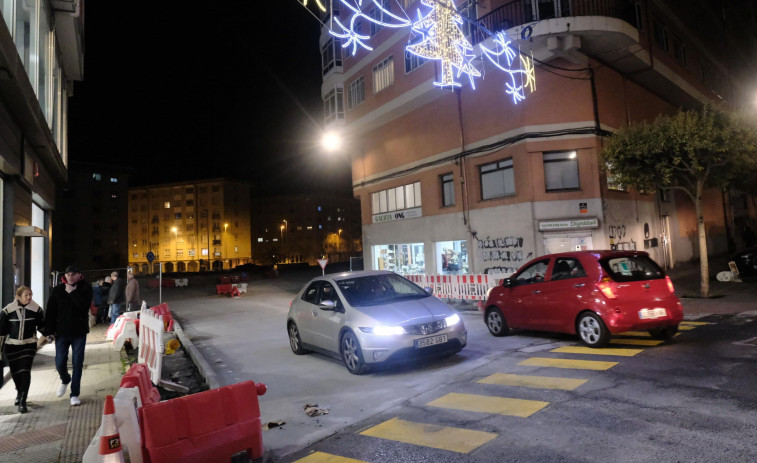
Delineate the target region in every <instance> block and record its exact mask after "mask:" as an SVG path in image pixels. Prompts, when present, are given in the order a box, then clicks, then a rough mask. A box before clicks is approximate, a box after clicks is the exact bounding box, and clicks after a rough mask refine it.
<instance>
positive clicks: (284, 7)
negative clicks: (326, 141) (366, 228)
mask: <svg viewBox="0 0 757 463" xmlns="http://www.w3.org/2000/svg"><path fill="white" fill-rule="evenodd" d="M310 3H314V2H310ZM85 14H86V16H85V75H84V81H83V82H79V83H76V85H75V87H74V97H73V98H71V99H70V100H69V101H70V119H69V140H70V149H69V155H70V158H71V159H72V160H81V161H95V162H103V163H107V164H114V165H122V166H129V167H133V168H134V171H133V173H132V176H131V184H132V185H147V184H154V183H165V182H173V181H182V180H195V179H203V178H214V177H230V178H238V179H244V180H249V181H252V182H253V183H254V184H255V185H256V186H257V187H258V188H259V191H260V192H261V193H271V194H274V193H286V192H290V191H302V190H305V191H308V190H309V191H318V190H321V189H326V188H331V189H334V188H336V189H337V190H340V191H347V192H348V191H350V174H349V165H348V163H347V162H346V161H345V160H344V159H338V158H336V159H335V158H333V156H332V157H327V156H326V155H324V153H323V152H322V151H320V149H319V146H318V144H317V142H318V139H319V136H320V133H321V132H322V127H323V117H322V114H323V110H322V107H323V105H322V102H321V97H320V85H321V66H320V52H319V48H318V36H319V33H320V23H319V22H318V21H317V20H316V18H315V17H313V16H312V15H311V14H309V13H308V11H307V10H306V9H305V7H303V6H302V5H301V4H300V2H299V1H298V0H276V1H272V2H262V1H258V0H216V1H212V2H199V1H190V2H147V3H142V4H139V3H137V4H127V3H120V2H111V1H90V2H87V3H86V10H85Z"/></svg>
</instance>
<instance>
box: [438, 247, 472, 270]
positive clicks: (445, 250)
mask: <svg viewBox="0 0 757 463" xmlns="http://www.w3.org/2000/svg"><path fill="white" fill-rule="evenodd" d="M436 259H437V260H436V273H437V274H438V275H463V274H467V273H469V272H468V268H469V267H468V242H467V241H466V240H459V241H437V242H436Z"/></svg>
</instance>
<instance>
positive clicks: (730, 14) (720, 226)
mask: <svg viewBox="0 0 757 463" xmlns="http://www.w3.org/2000/svg"><path fill="white" fill-rule="evenodd" d="M348 4H349V5H352V4H350V3H349V2H347V3H344V2H340V1H334V2H332V7H333V9H332V10H329V11H327V12H326V13H325V14H324V16H323V20H324V24H325V25H326V26H325V27H324V28H323V29H322V34H321V37H320V46H321V52H322V63H323V84H322V97H323V99H324V112H325V121H326V124H327V128H328V129H330V130H333V131H338V132H339V133H340V134H341V135H342V136H343V138H344V145H345V147H346V148H345V151H346V152H347V154H348V155H349V156H350V159H351V161H352V172H353V174H352V178H353V189H354V194H355V196H356V197H357V198H359V199H360V203H361V221H362V232H363V246H364V260H365V266H366V268H373V269H382V268H383V269H389V270H395V271H398V272H401V273H426V274H445V273H455V274H459V273H476V274H480V273H497V274H509V273H512V272H513V271H515V270H516V269H517V268H518V267H519V266H520V265H522V264H523V263H524V262H525V261H527V260H529V259H530V258H532V257H536V256H539V255H543V254H546V253H551V252H559V251H565V250H580V249H609V248H612V249H626V250H646V251H648V252H649V253H650V255H651V256H652V257H653V258H655V259H656V260H657V261H658V262H659V263H661V264H663V265H665V266H672V265H674V264H675V263H676V262H679V261H686V260H689V259H692V258H694V257H696V255H697V253H698V248H697V241H696V240H697V234H696V221H695V214H694V207H693V205H692V204H691V202H690V201H689V200H688V199H687V198H686V197H684V196H679V195H676V194H674V193H672V192H671V191H662V192H644V193H639V192H635V191H628V190H626V189H624V187H623V186H622V185H617V184H615V183H614V182H613V180H612V175H611V166H610V170H607V167H608V166H605V165H604V163H603V161H602V159H601V155H600V153H601V151H602V146H603V142H604V140H605V137H607V136H608V135H609V134H611V133H612V132H613V131H614V130H616V129H618V128H620V127H622V126H625V125H628V124H632V123H636V122H639V121H643V120H647V121H651V120H653V119H654V118H655V117H656V116H657V115H659V114H671V113H673V112H675V111H676V110H677V109H678V108H684V109H693V108H701V107H702V106H703V105H705V104H713V105H722V106H724V107H736V106H738V104H740V102H743V101H747V99H746V93H745V92H746V90H747V89H748V86H747V84H748V82H746V79H747V78H749V77H750V76H752V75H753V74H750V72H751V71H753V70H754V69H753V66H754V59H753V58H754V53H753V52H754V44H755V34H754V29H755V28H754V24H753V21H754V19H753V18H754V15H753V13H754V12H753V11H752V16H751V18H752V19H751V22H750V21H749V20H748V19H745V18H749V16H748V15H743V14H742V15H739V14H737V13H738V12H739V11H740V10H739V9H738V8H739V6H740V7H742V8H750V7H749V6H748V5H746V4H745V3H744V2H741V3H740V4H735V3H734V2H727V1H724V2H717V1H704V0H697V1H695V2H679V1H662V0H644V1H642V0H639V1H633V0H597V1H582V0H478V1H454V2H453V1H452V0H377V1H373V2H362V10H360V11H356V10H355V8H352V7H348ZM353 6H354V5H353ZM727 7H728V8H727ZM731 7H732V8H731ZM737 25H738V26H739V27H736V26H737ZM741 26H744V27H741ZM329 27H330V28H331V29H332V31H333V32H334V33H330V32H329ZM445 40H448V41H447V42H445ZM445 43H446V44H447V45H450V44H451V46H446V47H445V45H444V44H445ZM740 47H750V48H749V49H742V48H740ZM353 52H354V53H353ZM747 52H751V54H748V53H747ZM749 58H752V59H749ZM748 101H750V102H751V101H752V98H751V97H750V98H749V99H748ZM606 172H610V174H607V173H606ZM733 203H738V205H739V206H738V207H737V208H733V207H731V206H730V205H731V204H733ZM755 206H756V204H755V198H754V197H752V196H748V195H745V194H743V193H741V192H722V191H712V192H710V193H708V194H707V195H706V198H705V208H706V214H705V217H706V220H707V223H706V227H707V232H708V240H709V243H708V246H709V249H710V252H712V253H721V252H724V251H726V248H727V240H728V238H729V236H728V234H729V233H730V234H731V235H733V236H732V237H731V238H733V239H735V241H738V230H739V229H740V228H743V227H744V226H746V225H747V224H751V227H752V229H755V224H756V223H755V218H756V217H757V211H756V209H755ZM450 264H451V265H450Z"/></svg>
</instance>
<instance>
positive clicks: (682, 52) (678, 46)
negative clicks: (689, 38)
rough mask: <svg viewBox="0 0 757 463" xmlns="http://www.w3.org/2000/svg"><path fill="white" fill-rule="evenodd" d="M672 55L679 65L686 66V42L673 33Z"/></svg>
mask: <svg viewBox="0 0 757 463" xmlns="http://www.w3.org/2000/svg"><path fill="white" fill-rule="evenodd" d="M673 56H674V57H675V59H676V61H678V63H679V64H680V65H681V66H686V44H685V43H684V42H683V39H682V38H681V37H678V36H677V35H673Z"/></svg>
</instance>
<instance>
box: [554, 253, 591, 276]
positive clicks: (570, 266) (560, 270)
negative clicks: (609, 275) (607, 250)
mask: <svg viewBox="0 0 757 463" xmlns="http://www.w3.org/2000/svg"><path fill="white" fill-rule="evenodd" d="M585 276H586V272H585V271H584V268H583V267H582V266H581V263H580V262H579V261H578V259H574V258H572V257H559V258H558V259H557V260H555V267H554V268H553V269H552V276H551V277H550V279H549V280H550V281H554V280H569V279H571V278H583V277H585Z"/></svg>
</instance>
